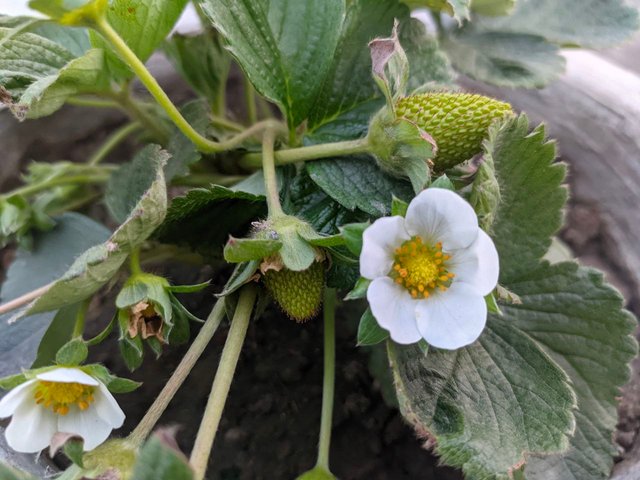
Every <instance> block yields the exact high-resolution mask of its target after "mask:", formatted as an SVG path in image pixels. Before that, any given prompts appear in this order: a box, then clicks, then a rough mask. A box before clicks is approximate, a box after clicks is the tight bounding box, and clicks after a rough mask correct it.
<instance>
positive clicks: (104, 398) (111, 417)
mask: <svg viewBox="0 0 640 480" xmlns="http://www.w3.org/2000/svg"><path fill="white" fill-rule="evenodd" d="M94 397H95V402H94V404H93V405H91V408H95V409H96V412H97V413H98V415H99V416H100V418H101V419H102V420H104V421H105V422H106V423H108V424H109V425H111V427H112V428H120V427H121V426H122V424H123V423H124V418H125V415H124V412H123V411H122V409H121V408H120V405H118V402H116V399H115V398H113V395H111V392H109V390H108V389H107V387H105V386H104V384H103V383H100V385H99V386H98V391H96V392H95V394H94Z"/></svg>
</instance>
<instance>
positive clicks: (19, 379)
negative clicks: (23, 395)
mask: <svg viewBox="0 0 640 480" xmlns="http://www.w3.org/2000/svg"><path fill="white" fill-rule="evenodd" d="M26 381H27V376H26V375H25V374H24V373H16V374H15V375H9V376H7V377H3V378H0V388H1V389H3V390H11V389H13V388H15V387H17V386H18V385H20V384H22V383H24V382H26Z"/></svg>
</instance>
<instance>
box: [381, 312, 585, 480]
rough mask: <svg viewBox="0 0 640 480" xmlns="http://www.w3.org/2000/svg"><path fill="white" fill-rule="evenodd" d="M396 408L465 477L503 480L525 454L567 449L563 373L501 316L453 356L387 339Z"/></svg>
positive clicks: (568, 416)
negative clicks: (406, 345)
mask: <svg viewBox="0 0 640 480" xmlns="http://www.w3.org/2000/svg"><path fill="white" fill-rule="evenodd" d="M389 356H390V361H391V363H392V365H394V367H395V368H394V376H395V382H396V392H397V393H398V399H399V403H400V410H401V411H402V413H403V415H404V416H405V418H407V419H408V420H409V422H410V423H412V424H414V427H415V428H416V429H417V430H418V433H419V434H421V435H435V437H436V440H437V445H436V447H435V450H436V452H437V453H438V455H440V456H441V457H442V460H443V461H444V462H445V463H448V464H450V465H456V466H460V467H461V468H462V469H463V471H464V472H465V474H467V475H468V476H469V478H482V479H490V478H491V479H493V478H495V479H500V480H503V479H504V480H506V479H507V478H508V474H507V472H508V471H509V470H510V469H512V468H514V467H515V466H516V465H517V464H519V463H520V462H522V461H524V454H525V453H526V452H532V451H533V452H557V451H562V450H565V449H566V448H567V447H568V445H569V436H570V435H571V433H573V429H574V426H575V419H574V416H573V411H572V410H573V408H574V407H575V397H574V394H573V391H572V390H571V387H570V386H569V381H568V378H567V376H566V374H565V373H564V372H563V371H562V369H560V367H558V366H557V365H556V364H555V363H553V362H552V361H551V360H550V359H549V357H548V356H547V355H546V354H544V353H543V352H542V351H541V350H540V348H539V347H538V346H537V345H536V343H535V342H534V341H533V340H531V339H530V338H529V337H528V336H527V335H523V334H522V332H521V331H519V330H518V329H517V328H515V327H513V326H512V325H511V323H510V322H509V320H508V319H501V318H496V317H493V316H492V317H491V318H490V321H489V324H488V326H487V328H486V329H485V331H484V332H483V335H482V336H481V337H480V340H479V341H478V342H476V343H474V344H473V345H471V346H469V347H466V348H463V349H460V350H457V351H454V352H450V351H443V350H436V349H431V350H430V351H429V354H428V355H426V356H425V355H424V354H423V353H422V350H420V348H419V347H417V346H412V347H401V346H398V345H395V344H393V343H392V342H389Z"/></svg>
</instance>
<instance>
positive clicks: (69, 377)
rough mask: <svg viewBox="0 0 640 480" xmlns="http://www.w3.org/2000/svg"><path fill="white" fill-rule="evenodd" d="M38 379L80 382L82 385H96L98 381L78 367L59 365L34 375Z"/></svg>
mask: <svg viewBox="0 0 640 480" xmlns="http://www.w3.org/2000/svg"><path fill="white" fill-rule="evenodd" d="M36 378H37V379H38V380H46V381H48V382H60V383H81V384H82V385H91V386H92V387H97V386H98V384H99V383H100V382H98V380H96V379H95V378H93V377H92V376H91V375H87V374H86V373H84V372H83V371H82V370H80V369H79V368H66V367H60V368H56V369H54V370H49V371H48V372H44V373H41V374H39V375H36Z"/></svg>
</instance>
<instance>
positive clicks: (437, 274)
mask: <svg viewBox="0 0 640 480" xmlns="http://www.w3.org/2000/svg"><path fill="white" fill-rule="evenodd" d="M450 258H451V256H450V255H448V254H446V253H444V252H443V251H442V243H441V242H438V243H436V244H435V245H429V244H427V243H425V242H424V241H423V240H422V238H421V237H419V236H415V237H412V238H411V239H410V240H407V241H406V242H404V243H403V244H402V245H400V246H399V247H398V248H396V251H395V255H394V262H393V268H392V269H391V272H390V273H389V276H390V277H391V278H393V279H394V281H395V282H396V283H397V284H398V285H402V286H403V287H404V288H406V289H407V290H408V291H409V293H410V294H411V296H412V297H413V298H427V297H428V296H429V295H431V294H432V293H433V292H434V291H436V290H441V291H444V290H446V289H447V288H449V286H450V285H451V281H452V280H453V277H455V275H454V274H453V273H451V272H449V271H448V270H447V261H448V260H449V259H450Z"/></svg>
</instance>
